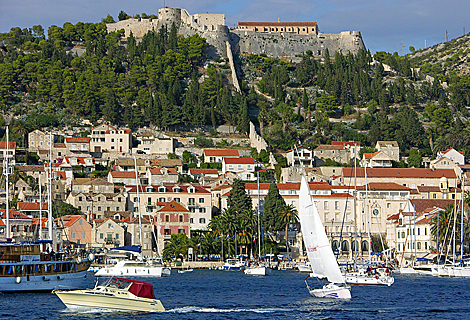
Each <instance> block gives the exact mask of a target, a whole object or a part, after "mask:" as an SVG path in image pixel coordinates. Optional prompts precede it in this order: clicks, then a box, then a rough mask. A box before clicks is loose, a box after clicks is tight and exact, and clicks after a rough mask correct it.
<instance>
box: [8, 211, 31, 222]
mask: <svg viewBox="0 0 470 320" xmlns="http://www.w3.org/2000/svg"><path fill="white" fill-rule="evenodd" d="M5 211H6V209H1V210H0V219H6V215H5ZM8 217H9V218H10V219H29V220H31V218H30V217H28V216H27V215H24V214H22V213H21V212H18V211H16V210H15V209H9V210H8Z"/></svg>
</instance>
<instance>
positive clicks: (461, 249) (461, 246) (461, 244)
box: [460, 173, 465, 267]
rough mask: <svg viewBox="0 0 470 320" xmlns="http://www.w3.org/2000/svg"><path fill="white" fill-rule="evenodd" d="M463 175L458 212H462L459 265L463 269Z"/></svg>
mask: <svg viewBox="0 0 470 320" xmlns="http://www.w3.org/2000/svg"><path fill="white" fill-rule="evenodd" d="M464 190H465V174H464V173H462V196H461V199H460V200H461V204H460V210H461V211H462V218H461V219H460V264H461V265H462V267H463V218H464V211H465V207H464V206H465V202H464V199H465V191H464Z"/></svg>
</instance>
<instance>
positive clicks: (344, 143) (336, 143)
mask: <svg viewBox="0 0 470 320" xmlns="http://www.w3.org/2000/svg"><path fill="white" fill-rule="evenodd" d="M331 145H332V146H351V147H354V145H356V146H358V147H360V146H361V142H360V141H332V142H331Z"/></svg>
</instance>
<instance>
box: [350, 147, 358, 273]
mask: <svg viewBox="0 0 470 320" xmlns="http://www.w3.org/2000/svg"><path fill="white" fill-rule="evenodd" d="M356 150H357V143H354V251H353V254H354V269H356V252H357V212H356V197H357V189H356V188H357V180H356V179H357V164H356V162H357V157H356ZM351 249H352V246H351Z"/></svg>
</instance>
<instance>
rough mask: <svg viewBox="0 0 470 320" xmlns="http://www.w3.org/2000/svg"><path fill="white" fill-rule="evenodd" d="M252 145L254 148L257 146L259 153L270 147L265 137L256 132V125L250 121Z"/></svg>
mask: <svg viewBox="0 0 470 320" xmlns="http://www.w3.org/2000/svg"><path fill="white" fill-rule="evenodd" d="M250 146H251V147H252V148H256V151H258V153H259V152H260V151H261V150H263V149H264V150H267V149H268V144H267V143H266V141H265V140H264V139H263V137H262V136H260V135H259V134H258V132H256V128H255V125H254V124H253V122H251V121H250Z"/></svg>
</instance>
